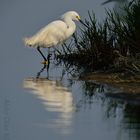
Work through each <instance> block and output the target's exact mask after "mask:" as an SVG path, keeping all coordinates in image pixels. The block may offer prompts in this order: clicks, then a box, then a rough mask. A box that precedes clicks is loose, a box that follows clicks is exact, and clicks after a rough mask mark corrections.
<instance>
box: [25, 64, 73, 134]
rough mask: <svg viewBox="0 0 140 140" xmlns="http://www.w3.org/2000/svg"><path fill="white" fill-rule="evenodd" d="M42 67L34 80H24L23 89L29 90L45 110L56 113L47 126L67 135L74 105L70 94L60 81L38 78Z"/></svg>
mask: <svg viewBox="0 0 140 140" xmlns="http://www.w3.org/2000/svg"><path fill="white" fill-rule="evenodd" d="M46 68H47V67H46V66H45V65H44V67H43V68H42V69H41V70H40V72H38V73H37V77H36V78H27V79H25V80H24V88H26V89H30V90H31V91H32V93H33V94H34V95H36V97H37V98H38V99H40V100H41V101H42V104H43V105H44V107H45V109H46V110H47V111H49V112H54V113H56V116H54V115H53V117H52V118H51V119H52V120H53V121H51V122H50V124H49V126H51V127H54V128H57V129H58V128H60V129H61V130H62V132H63V133H69V132H70V131H71V130H70V126H71V123H72V116H73V111H74V110H75V109H74V105H73V97H72V94H71V92H70V91H69V90H68V89H67V88H66V87H63V86H62V84H61V81H54V80H49V79H48V78H40V74H41V73H42V72H43V71H44V70H45V69H46Z"/></svg>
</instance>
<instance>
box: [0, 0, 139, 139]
mask: <svg viewBox="0 0 140 140" xmlns="http://www.w3.org/2000/svg"><path fill="white" fill-rule="evenodd" d="M101 2H103V1H102V0H100V1H95V0H87V1H80V0H77V1H73V0H71V1H66V0H61V1H59V2H57V3H56V1H54V0H51V1H50V0H37V1H34V0H24V1H21V0H13V1H9V2H8V1H7V0H5V1H4V0H1V1H0V18H1V22H0V30H1V32H0V42H1V45H0V47H1V51H0V77H1V78H0V140H39V139H40V140H46V139H49V140H85V139H95V140H104V139H107V140H139V139H140V115H139V114H140V105H139V104H138V102H134V101H131V100H129V101H127V100H122V99H116V98H111V97H109V96H107V95H106V94H105V93H108V92H113V91H114V89H113V88H109V87H108V86H107V85H97V84H95V83H93V82H92V81H79V80H76V78H73V77H71V76H70V74H68V73H67V71H65V67H64V66H63V65H59V66H55V65H54V64H53V60H51V66H50V69H49V75H47V72H46V70H44V71H43V72H42V73H41V75H40V78H38V79H36V76H37V74H38V72H40V70H41V69H42V65H41V64H40V61H41V57H40V56H39V55H38V53H37V52H36V50H34V49H29V48H26V47H24V45H23V43H22V38H23V37H24V36H30V35H32V34H33V33H35V32H36V31H37V30H38V29H40V28H41V27H42V26H44V25H45V24H47V23H48V22H49V21H51V20H54V19H55V18H57V17H59V16H60V15H61V14H62V13H63V12H65V11H67V10H76V11H78V12H79V13H80V14H81V16H82V18H84V17H86V15H87V10H91V9H94V11H95V12H96V14H97V17H98V18H99V19H102V18H103V17H104V9H103V7H101V6H100V3H101ZM54 3H56V4H55V8H54ZM44 51H45V50H44ZM46 54H47V53H46ZM64 73H65V74H64Z"/></svg>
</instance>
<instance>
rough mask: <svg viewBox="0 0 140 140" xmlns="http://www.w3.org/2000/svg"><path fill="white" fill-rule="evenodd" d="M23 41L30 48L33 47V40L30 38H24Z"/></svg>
mask: <svg viewBox="0 0 140 140" xmlns="http://www.w3.org/2000/svg"><path fill="white" fill-rule="evenodd" d="M23 41H24V44H25V46H29V47H32V46H33V43H32V40H31V39H30V38H24V39H23Z"/></svg>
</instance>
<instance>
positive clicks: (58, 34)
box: [35, 20, 67, 47]
mask: <svg viewBox="0 0 140 140" xmlns="http://www.w3.org/2000/svg"><path fill="white" fill-rule="evenodd" d="M66 30H67V26H66V24H65V23H64V22H63V21H61V20H58V21H54V22H51V23H50V24H48V25H47V26H46V27H44V28H43V29H41V30H40V31H39V32H38V33H37V34H36V35H35V36H36V41H37V42H38V43H39V44H40V45H43V46H44V47H50V46H54V45H57V44H58V43H61V42H62V41H64V40H65V39H66Z"/></svg>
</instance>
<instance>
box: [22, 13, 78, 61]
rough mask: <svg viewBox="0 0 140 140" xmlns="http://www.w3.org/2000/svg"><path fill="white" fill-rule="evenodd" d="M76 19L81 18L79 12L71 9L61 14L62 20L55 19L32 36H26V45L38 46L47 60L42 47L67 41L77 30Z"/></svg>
mask: <svg viewBox="0 0 140 140" xmlns="http://www.w3.org/2000/svg"><path fill="white" fill-rule="evenodd" d="M74 20H77V21H78V20H80V16H79V14H78V13H77V12H75V11H69V12H66V13H64V14H63V15H62V16H61V20H56V21H53V22H51V23H49V24H48V25H47V26H45V27H44V28H42V29H41V30H40V31H39V32H37V33H36V34H35V35H33V36H32V37H29V38H25V39H24V42H25V45H26V46H30V47H35V48H37V50H38V51H39V52H40V54H41V55H42V57H43V58H44V60H45V61H47V59H46V58H45V56H44V55H43V53H42V52H41V51H40V47H42V48H49V47H53V46H56V45H58V44H61V43H63V42H64V41H66V40H67V39H68V38H69V37H70V36H71V35H72V34H73V33H74V32H75V30H76V25H75V22H74Z"/></svg>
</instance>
